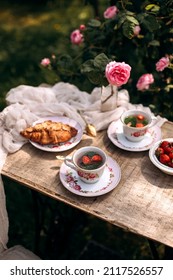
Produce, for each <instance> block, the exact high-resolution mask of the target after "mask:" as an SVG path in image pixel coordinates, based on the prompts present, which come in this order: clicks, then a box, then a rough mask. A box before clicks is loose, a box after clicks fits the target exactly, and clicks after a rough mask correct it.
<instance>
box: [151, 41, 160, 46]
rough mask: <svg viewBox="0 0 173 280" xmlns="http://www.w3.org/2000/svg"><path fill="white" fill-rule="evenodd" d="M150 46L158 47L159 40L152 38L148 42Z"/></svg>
mask: <svg viewBox="0 0 173 280" xmlns="http://www.w3.org/2000/svg"><path fill="white" fill-rule="evenodd" d="M149 45H150V46H155V47H159V46H160V42H159V41H157V40H153V41H151V42H150V43H149Z"/></svg>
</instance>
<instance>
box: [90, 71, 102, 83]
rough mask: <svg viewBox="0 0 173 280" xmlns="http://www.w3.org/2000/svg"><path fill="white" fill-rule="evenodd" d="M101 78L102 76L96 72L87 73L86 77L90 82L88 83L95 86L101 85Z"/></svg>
mask: <svg viewBox="0 0 173 280" xmlns="http://www.w3.org/2000/svg"><path fill="white" fill-rule="evenodd" d="M102 76H103V74H101V73H100V72H97V71H91V72H89V73H87V77H88V79H89V80H90V82H91V83H92V84H95V85H102Z"/></svg>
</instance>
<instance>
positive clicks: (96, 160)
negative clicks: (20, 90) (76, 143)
mask: <svg viewBox="0 0 173 280" xmlns="http://www.w3.org/2000/svg"><path fill="white" fill-rule="evenodd" d="M106 162H107V156H106V154H105V152H104V151H103V150H101V149H100V148H98V147H94V146H89V147H83V148H80V149H78V150H77V151H75V152H74V154H73V156H71V157H70V156H67V157H66V158H65V164H66V165H67V166H69V167H71V168H73V169H74V170H75V171H76V172H77V173H78V176H79V178H80V179H81V180H82V181H83V182H85V183H88V184H93V183H96V182H97V181H98V180H99V179H100V178H101V176H102V174H103V171H104V169H105V166H106Z"/></svg>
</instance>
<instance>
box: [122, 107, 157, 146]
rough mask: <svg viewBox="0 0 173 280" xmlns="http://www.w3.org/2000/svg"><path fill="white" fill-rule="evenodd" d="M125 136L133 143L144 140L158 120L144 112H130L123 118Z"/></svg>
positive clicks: (125, 113)
mask: <svg viewBox="0 0 173 280" xmlns="http://www.w3.org/2000/svg"><path fill="white" fill-rule="evenodd" d="M120 119H121V122H122V124H123V133H124V136H125V137H126V138H127V139H128V140H129V141H132V142H139V141H141V140H143V139H144V137H145V135H146V133H147V131H148V129H149V128H150V127H152V126H154V125H155V124H156V122H157V118H156V117H155V116H152V115H151V114H149V113H147V112H144V111H142V110H128V111H126V112H124V113H123V114H122V115H121V117H120Z"/></svg>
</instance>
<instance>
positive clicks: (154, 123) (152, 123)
mask: <svg viewBox="0 0 173 280" xmlns="http://www.w3.org/2000/svg"><path fill="white" fill-rule="evenodd" d="M151 119H152V121H151V123H150V125H149V127H152V126H154V125H156V123H157V121H158V119H157V117H155V116H152V117H151Z"/></svg>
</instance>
